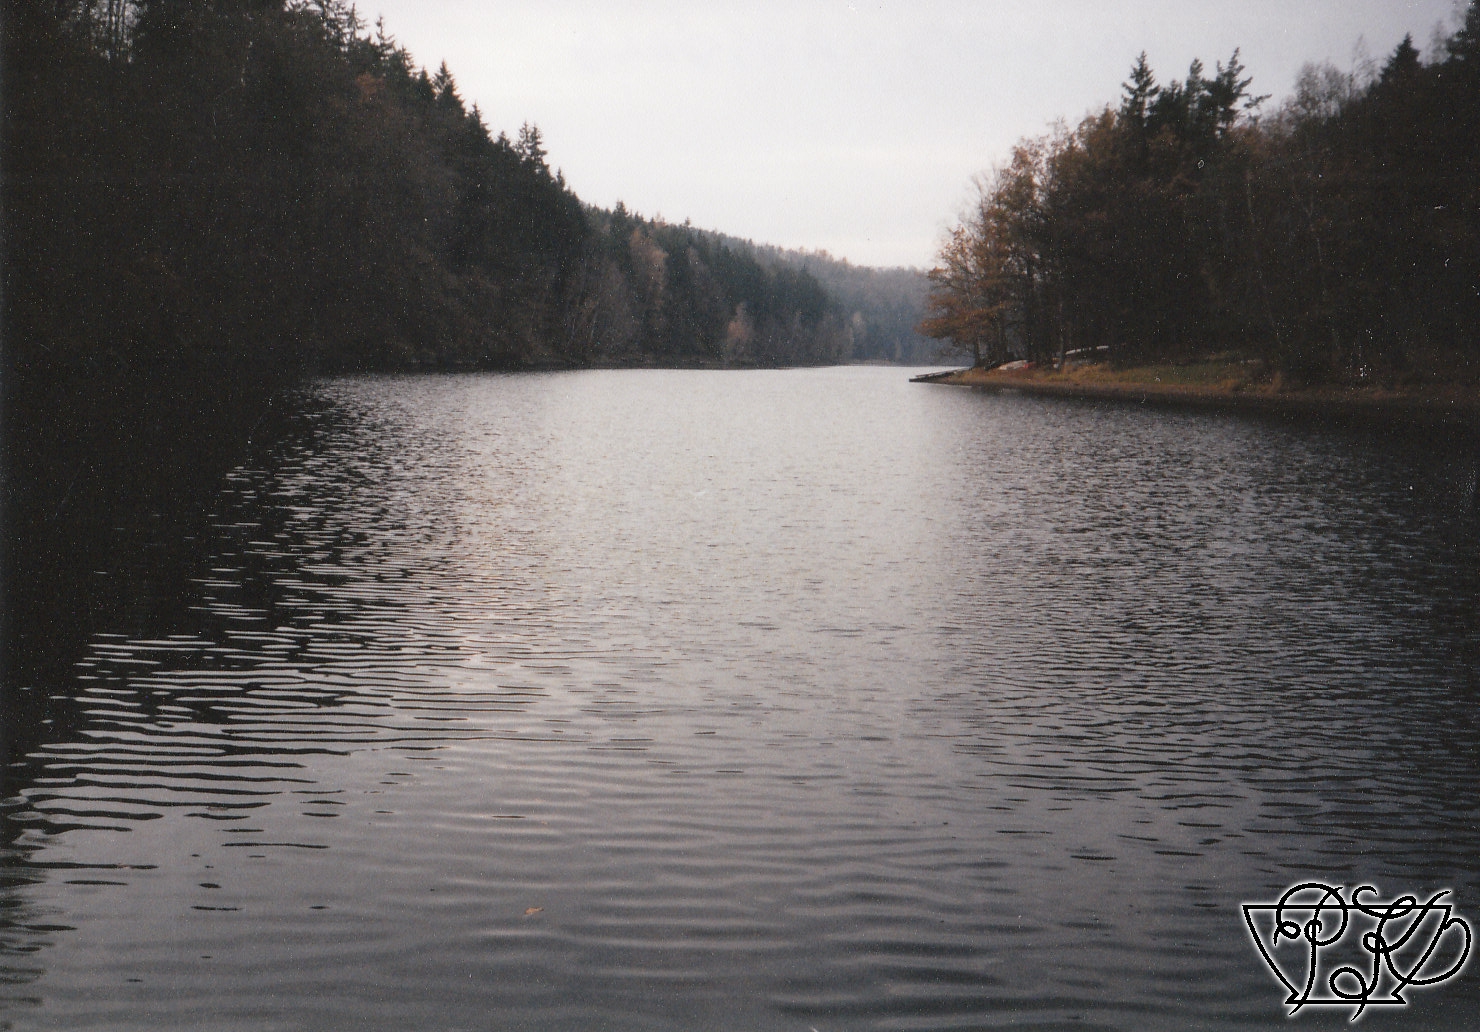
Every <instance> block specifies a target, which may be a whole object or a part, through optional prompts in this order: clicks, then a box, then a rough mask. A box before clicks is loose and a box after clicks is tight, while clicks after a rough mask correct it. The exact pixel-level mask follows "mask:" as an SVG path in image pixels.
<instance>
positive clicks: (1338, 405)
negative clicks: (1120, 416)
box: [929, 359, 1480, 426]
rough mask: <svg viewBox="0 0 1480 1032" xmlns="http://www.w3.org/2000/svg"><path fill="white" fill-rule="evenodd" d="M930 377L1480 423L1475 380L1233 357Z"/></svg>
mask: <svg viewBox="0 0 1480 1032" xmlns="http://www.w3.org/2000/svg"><path fill="white" fill-rule="evenodd" d="M929 382H932V383H944V384H950V385H955V386H962V387H977V388H982V389H985V390H1006V391H1021V392H1024V393H1029V394H1043V395H1054V396H1060V397H1073V398H1089V399H1098V400H1106V401H1123V402H1131V403H1137V404H1156V405H1188V406H1195V407H1204V408H1222V409H1242V410H1251V411H1264V412H1271V413H1283V414H1290V415H1312V416H1325V417H1331V418H1343V419H1353V420H1359V421H1374V422H1377V421H1389V420H1400V421H1414V422H1439V423H1462V424H1469V425H1471V426H1480V386H1477V385H1475V384H1454V383H1436V382H1425V383H1414V384H1405V385H1380V384H1372V385H1358V386H1351V387H1332V386H1320V387H1304V386H1293V385H1290V384H1287V383H1284V382H1283V381H1282V380H1281V378H1280V377H1279V375H1278V374H1274V375H1269V374H1267V373H1266V372H1265V371H1264V370H1263V369H1262V368H1261V367H1260V366H1259V365H1258V364H1256V363H1248V362H1241V361H1236V360H1219V359H1208V360H1204V361H1198V362H1189V363H1179V364H1171V363H1168V364H1164V365H1145V366H1134V367H1126V368H1118V367H1114V366H1111V365H1108V364H1085V365H1076V366H1071V367H1069V368H1067V369H1052V368H1047V367H1039V368H1028V369H991V370H988V369H961V370H957V371H955V372H952V373H949V374H946V375H945V376H941V377H938V378H932V379H931V380H930V381H929Z"/></svg>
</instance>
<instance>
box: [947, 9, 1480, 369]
mask: <svg viewBox="0 0 1480 1032" xmlns="http://www.w3.org/2000/svg"><path fill="white" fill-rule="evenodd" d="M1250 85H1251V80H1250V79H1249V78H1247V77H1245V75H1244V68H1243V66H1242V64H1241V63H1240V61H1239V55H1238V52H1237V51H1235V52H1234V54H1233V56H1232V57H1231V58H1230V59H1229V61H1228V63H1227V64H1226V65H1225V64H1223V63H1221V62H1220V63H1218V64H1217V65H1216V67H1215V69H1214V70H1213V72H1212V74H1208V73H1207V71H1206V69H1205V68H1204V67H1203V65H1202V64H1201V63H1199V62H1194V63H1193V64H1192V66H1191V68H1190V69H1189V70H1188V72H1187V75H1186V78H1184V79H1181V80H1173V81H1169V82H1165V83H1159V82H1158V81H1157V79H1156V76H1155V75H1154V74H1153V72H1152V70H1151V68H1150V67H1148V65H1147V63H1146V58H1145V55H1144V54H1143V55H1142V56H1141V58H1140V59H1139V60H1138V61H1137V62H1136V63H1135V65H1134V67H1133V68H1132V70H1131V72H1130V76H1129V79H1128V80H1127V82H1126V83H1125V84H1124V92H1123V95H1122V97H1121V99H1120V103H1119V105H1118V106H1116V107H1109V106H1107V107H1106V108H1105V109H1104V110H1102V111H1100V112H1099V113H1097V114H1094V115H1092V116H1090V117H1088V118H1086V119H1085V120H1084V121H1082V122H1081V123H1080V124H1079V125H1078V126H1076V127H1073V128H1063V129H1061V130H1059V131H1057V132H1054V133H1051V134H1050V135H1048V136H1046V137H1043V138H1041V139H1033V140H1026V141H1023V142H1022V143H1020V144H1019V145H1018V146H1017V147H1016V148H1015V149H1014V150H1013V153H1012V156H1011V159H1010V160H1009V161H1008V162H1007V163H1006V164H1004V165H1002V166H1001V167H999V168H997V169H996V170H995V172H994V173H993V174H991V175H990V176H988V177H984V178H983V179H982V180H981V181H980V184H979V186H980V191H979V200H978V202H977V203H976V204H975V206H974V208H973V210H971V211H970V212H969V214H968V215H967V216H966V217H965V218H963V219H962V220H961V221H960V223H959V224H958V225H957V226H956V227H955V228H954V229H953V231H952V232H951V234H950V236H949V238H948V240H947V242H946V243H945V245H944V246H943V247H942V249H941V252H940V254H939V257H938V265H937V267H936V268H935V269H933V270H932V271H931V272H930V274H929V275H930V279H931V293H930V299H929V317H928V318H927V320H926V322H925V323H924V324H923V326H922V329H923V330H924V331H925V332H927V333H929V334H930V335H931V336H934V337H937V338H940V339H943V340H946V341H949V342H951V343H953V344H955V345H956V346H957V347H958V348H960V349H961V350H963V351H965V352H967V353H968V354H971V355H972V356H973V358H974V359H975V361H976V363H977V364H978V365H983V364H986V365H991V364H995V363H999V362H1002V361H1004V360H1006V359H1009V358H1027V359H1033V360H1040V361H1048V360H1052V359H1055V358H1057V357H1059V356H1060V355H1062V354H1063V353H1065V352H1069V351H1076V350H1081V349H1096V350H1095V352H1094V353H1095V354H1097V355H1101V356H1104V357H1106V358H1108V359H1110V360H1111V361H1113V362H1116V363H1120V364H1132V363H1138V362H1145V361H1169V360H1170V361H1178V360H1187V359H1192V358H1196V357H1204V356H1208V355H1210V354H1217V353H1224V354H1232V355H1238V356H1242V357H1244V358H1245V359H1246V360H1251V361H1259V362H1262V363H1264V364H1265V365H1266V366H1267V368H1268V369H1269V370H1270V371H1271V373H1272V374H1277V375H1279V376H1280V377H1281V378H1282V380H1283V382H1287V383H1363V382H1369V383H1370V382H1386V383H1404V382H1414V381H1421V380H1424V379H1436V380H1450V381H1453V380H1463V381H1474V380H1475V379H1476V378H1477V377H1480V335H1477V333H1476V327H1477V326H1480V2H1472V3H1471V4H1470V5H1469V8H1468V10H1467V12H1466V15H1465V18H1464V21H1463V25H1462V27H1460V28H1459V29H1458V30H1457V31H1455V32H1454V33H1452V34H1451V35H1450V36H1449V37H1448V38H1441V39H1436V42H1435V46H1434V48H1433V50H1432V52H1431V53H1430V54H1428V55H1427V60H1424V59H1422V58H1421V55H1420V53H1419V51H1418V49H1417V48H1416V47H1415V46H1414V44H1413V41H1412V39H1411V38H1405V39H1404V40H1403V42H1402V43H1401V44H1400V45H1399V46H1398V47H1397V48H1396V50H1394V51H1393V52H1392V54H1391V55H1389V56H1387V58H1386V60H1385V61H1384V62H1383V63H1381V64H1380V65H1374V66H1373V67H1371V68H1370V69H1363V68H1361V67H1358V68H1356V69H1355V70H1354V71H1352V72H1341V71H1339V70H1337V69H1336V68H1334V67H1331V66H1329V65H1324V66H1314V65H1308V66H1307V67H1306V68H1305V69H1304V70H1303V72H1302V74H1301V75H1300V78H1299V81H1298V83H1297V86H1296V90H1295V93H1294V95H1293V96H1292V97H1291V98H1289V99H1288V100H1287V101H1286V102H1284V103H1283V104H1282V105H1280V106H1279V107H1278V108H1277V109H1276V110H1273V111H1269V112H1266V111H1265V110H1264V109H1265V106H1266V104H1267V101H1268V99H1269V98H1267V97H1261V96H1256V95H1254V94H1252V93H1251V91H1250ZM1100 349H1103V350H1100Z"/></svg>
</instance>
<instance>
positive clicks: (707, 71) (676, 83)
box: [359, 0, 1459, 268]
mask: <svg viewBox="0 0 1480 1032" xmlns="http://www.w3.org/2000/svg"><path fill="white" fill-rule="evenodd" d="M1457 2H1459V0H978V2H968V0H910V2H903V0H891V2H886V3H876V2H868V0H851V2H850V0H790V2H785V0H781V2H775V0H762V2H748V3H722V4H704V3H701V2H699V0H689V2H687V3H672V2H663V0H648V2H641V0H639V2H632V0H605V2H601V0H542V2H538V3H535V2H530V0H509V2H498V0H359V8H360V11H361V14H362V16H364V17H366V18H367V19H368V20H370V21H372V22H373V20H374V19H375V17H376V15H378V14H383V15H384V16H385V21H386V28H387V30H388V31H389V32H390V33H391V35H393V36H394V37H395V38H396V39H397V40H398V41H399V42H400V43H401V44H402V45H403V46H405V47H406V48H407V49H409V50H410V51H411V53H412V55H413V56H414V57H415V58H416V60H417V61H418V62H419V63H420V64H422V65H425V66H427V67H428V68H431V69H433V70H435V69H436V67H437V65H438V64H439V63H441V62H442V61H444V60H445V61H446V62H447V64H448V66H449V67H450V68H451V69H452V72H453V75H454V76H455V77H456V79H457V82H458V87H459V91H460V92H461V93H462V95H463V99H464V100H465V101H466V102H468V103H469V104H470V105H471V104H472V103H473V102H477V104H478V105H479V107H480V108H481V110H482V112H483V115H484V118H485V120H486V121H487V122H488V124H489V126H490V127H491V128H492V129H493V130H494V132H498V131H499V130H501V129H502V130H504V131H507V132H508V133H509V135H510V136H514V135H515V134H516V132H517V130H518V128H519V125H520V123H521V122H523V121H526V120H528V121H531V122H535V123H537V124H538V125H539V127H540V129H541V131H542V132H543V133H544V137H545V146H546V148H547V150H548V151H549V160H550V163H551V164H552V165H553V166H556V167H559V168H561V169H562V170H563V171H564V173H565V177H566V180H567V181H568V182H569V184H570V185H571V187H572V188H573V189H574V190H575V192H576V193H577V194H578V195H579V196H580V197H581V199H582V200H585V201H587V202H590V203H594V204H598V205H602V206H604V207H610V206H612V205H614V204H615V203H616V202H617V201H618V200H619V199H620V200H623V201H625V202H626V204H627V206H628V207H629V208H631V209H633V210H635V211H639V212H641V213H642V214H644V215H648V216H654V215H659V214H661V215H662V216H663V217H665V218H666V219H668V220H669V221H671V222H682V221H683V220H684V219H686V218H688V219H692V220H693V222H694V224H695V225H696V226H701V227H704V228H706V229H718V230H721V231H723V232H726V233H730V234H733V235H735V236H741V237H749V238H751V239H753V240H755V241H756V242H758V243H771V244H778V245H781V246H784V247H798V248H808V249H813V250H816V249H825V250H827V251H829V252H831V253H832V254H833V255H835V256H839V257H846V258H848V259H849V260H851V261H853V262H855V263H857V264H864V265H917V266H920V267H922V268H924V267H928V266H929V265H930V264H931V263H932V259H933V255H934V253H935V250H936V247H937V246H938V244H939V242H940V239H941V236H942V234H943V232H944V230H945V228H946V226H947V225H948V224H949V223H950V222H951V221H952V220H953V219H954V217H955V215H956V213H957V212H958V211H959V210H960V209H961V207H962V205H963V203H964V202H965V201H966V199H967V197H968V195H969V183H970V179H971V176H972V175H973V174H974V173H977V172H980V171H983V170H985V169H987V168H989V167H991V166H992V165H993V164H995V163H998V162H1001V161H1003V160H1004V159H1005V158H1006V157H1007V156H1008V153H1009V151H1010V148H1011V147H1012V145H1013V143H1015V142H1016V141H1017V140H1018V139H1019V138H1021V137H1023V136H1036V135H1039V134H1041V133H1043V132H1044V131H1045V130H1046V129H1047V128H1048V126H1049V123H1051V122H1052V121H1053V120H1054V119H1056V118H1065V119H1068V120H1069V121H1071V122H1075V121H1078V119H1079V118H1080V117H1082V116H1083V115H1085V114H1087V113H1088V112H1090V111H1091V110H1097V109H1099V108H1100V107H1102V106H1103V105H1104V104H1106V103H1113V102H1116V101H1117V100H1118V98H1119V96H1120V84H1121V82H1122V81H1124V79H1125V78H1126V76H1127V73H1128V72H1129V70H1130V66H1131V64H1132V62H1133V61H1134V60H1135V57H1136V55H1137V54H1138V53H1139V52H1140V51H1141V50H1143V49H1144V50H1145V51H1146V52H1147V56H1148V58H1149V60H1150V62H1151V66H1152V68H1153V69H1154V70H1155V71H1156V73H1157V77H1158V79H1159V80H1160V81H1166V80H1168V79H1173V78H1175V79H1180V78H1183V77H1184V76H1185V74H1186V70H1187V65H1188V64H1189V62H1190V61H1191V60H1192V59H1193V58H1194V57H1201V58H1202V59H1203V62H1204V63H1205V64H1206V65H1207V67H1208V69H1209V70H1210V71H1211V70H1212V69H1213V67H1214V62H1215V61H1217V60H1224V61H1226V60H1227V59H1228V55H1229V54H1230V53H1232V51H1233V48H1234V47H1241V48H1242V55H1241V58H1242V61H1243V63H1244V64H1245V66H1246V67H1247V71H1246V73H1245V74H1246V75H1252V76H1253V77H1254V83H1253V89H1254V91H1255V92H1256V93H1271V94H1274V100H1273V101H1271V102H1270V104H1271V105H1273V104H1274V103H1277V102H1278V101H1279V100H1280V99H1282V98H1283V97H1284V96H1286V95H1287V94H1288V93H1289V92H1290V90H1291V87H1292V85H1293V83H1294V80H1295V76H1296V73H1297V72H1298V71H1299V69H1300V66H1301V65H1302V64H1303V63H1304V62H1306V61H1320V60H1330V61H1332V62H1333V63H1335V64H1336V65H1338V66H1339V67H1341V68H1344V69H1345V68H1349V67H1351V66H1352V64H1353V60H1354V52H1355V48H1356V47H1357V45H1358V41H1359V40H1362V41H1364V42H1365V44H1366V48H1367V51H1368V52H1369V53H1370V55H1371V56H1372V57H1373V58H1375V59H1377V60H1378V61H1381V60H1383V59H1385V58H1386V56H1387V55H1388V54H1389V53H1391V51H1392V49H1393V47H1395V46H1396V45H1397V43H1398V41H1399V40H1400V39H1402V37H1403V34H1404V32H1412V33H1413V37H1414V40H1415V42H1416V43H1417V44H1418V46H1419V48H1420V50H1422V51H1423V52H1424V54H1425V56H1427V52H1428V49H1429V40H1430V36H1431V33H1432V30H1433V28H1434V26H1435V25H1436V24H1438V23H1440V22H1443V23H1444V24H1445V26H1446V27H1448V26H1449V25H1450V24H1452V18H1453V16H1454V10H1455V6H1456V3H1457Z"/></svg>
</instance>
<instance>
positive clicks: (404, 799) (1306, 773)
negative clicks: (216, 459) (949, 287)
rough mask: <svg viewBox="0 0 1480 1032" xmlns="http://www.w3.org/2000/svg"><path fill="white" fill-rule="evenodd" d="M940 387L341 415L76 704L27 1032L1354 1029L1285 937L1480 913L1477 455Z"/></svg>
mask: <svg viewBox="0 0 1480 1032" xmlns="http://www.w3.org/2000/svg"><path fill="white" fill-rule="evenodd" d="M906 377H907V374H905V373H902V372H901V371H899V370H895V369H860V368H845V369H832V370H811V371H787V372H668V371H627V372H590V373H575V374H560V375H539V376H533V375H531V376H442V377H420V378H361V379H338V380H331V381H327V382H324V383H322V384H320V385H318V386H317V387H316V388H315V389H314V390H313V391H311V392H309V393H308V394H306V395H305V396H304V397H303V398H301V399H299V401H298V404H299V405H300V406H301V409H302V412H301V415H300V416H299V417H298V418H297V419H296V420H295V421H294V423H293V426H292V428H291V431H290V432H289V433H288V434H287V436H286V437H285V438H283V439H282V440H281V441H278V442H277V443H275V444H273V445H272V447H270V448H263V449H261V453H260V454H259V455H258V456H257V457H256V459H255V460H254V461H253V462H252V463H249V464H248V465H246V466H243V467H242V468H240V469H238V470H236V471H235V472H234V473H233V474H232V476H231V477H230V478H229V481H228V482H227V483H226V484H225V485H224V486H223V489H222V492H221V495H220V498H219V502H218V506H217V508H216V511H215V514H214V516H213V518H212V521H211V523H212V529H211V532H210V535H209V537H208V539H207V540H205V541H202V542H201V543H200V549H201V558H200V561H199V563H198V565H197V567H196V569H195V575H194V579H193V582H192V583H191V584H189V585H187V586H186V588H187V589H188V590H186V591H185V596H186V597H187V599H188V605H187V606H186V607H185V608H178V607H177V608H170V609H167V610H164V611H151V610H150V609H149V607H148V606H147V604H145V603H143V602H141V603H140V605H141V607H142V609H143V611H142V612H138V613H128V614H125V616H124V617H120V622H119V626H118V627H116V628H113V629H111V630H110V631H109V632H108V633H101V634H98V635H96V636H95V637H94V638H93V639H92V641H91V644H90V646H89V647H88V649H87V652H86V654H85V655H84V656H82V657H81V659H80V661H79V662H78V663H77V664H76V666H75V668H73V673H72V674H71V675H69V676H68V677H64V678H62V679H60V681H59V682H58V683H50V684H38V685H35V686H32V688H31V690H34V691H41V692H49V693H51V694H54V695H59V696H65V697H66V698H67V699H70V700H72V702H71V703H69V705H71V707H72V712H73V713H74V718H73V719H72V720H71V721H69V722H67V723H66V726H65V728H63V724H62V723H60V722H59V723H58V725H57V730H56V731H55V733H54V734H53V733H51V732H43V733H42V734H41V737H40V741H41V742H42V745H41V746H40V747H39V748H38V749H37V750H35V751H34V752H33V753H32V754H31V755H30V756H28V757H27V758H26V759H25V760H24V761H23V762H22V763H21V764H20V765H18V766H17V767H16V768H15V769H13V770H12V771H10V772H9V782H8V783H9V784H11V785H12V786H13V787H12V795H11V797H10V798H8V799H6V800H5V801H4V803H3V808H0V818H3V819H0V824H3V825H4V826H5V832H4V835H3V837H0V847H3V848H4V849H5V851H6V854H5V870H4V872H3V874H4V876H5V882H4V884H3V885H0V943H3V952H0V977H3V984H0V1025H3V1024H5V1023H9V1026H13V1027H14V1028H17V1029H31V1028H35V1029H94V1028H96V1029H187V1028H188V1029H197V1028H212V1029H234V1028H237V1029H253V1030H257V1029H296V1028H304V1029H366V1028H368V1029H398V1030H399V1029H411V1028H428V1029H432V1028H436V1029H454V1028H466V1029H516V1028H518V1029H571V1030H576V1029H582V1030H584V1029H796V1030H800V1032H806V1030H808V1029H816V1030H818V1032H832V1030H843V1029H947V1028H961V1029H968V1028H984V1027H996V1026H1011V1027H1014V1028H1034V1029H1050V1028H1054V1029H1058V1028H1076V1029H1077V1028H1105V1029H1127V1030H1129V1029H1159V1028H1165V1029H1184V1028H1209V1029H1224V1028H1228V1029H1234V1028H1286V1027H1289V1028H1295V1027H1299V1028H1307V1027H1321V1028H1326V1027H1331V1028H1334V1027H1337V1026H1338V1025H1344V1024H1345V1021H1346V1017H1347V1014H1348V1012H1346V1011H1341V1012H1339V1013H1328V1014H1327V1015H1326V1016H1322V1015H1319V1014H1310V1013H1309V1012H1306V1013H1303V1014H1302V1015H1300V1016H1299V1017H1298V1018H1296V1019H1295V1020H1294V1021H1293V1022H1291V1021H1288V1020H1287V1019H1286V1018H1284V1016H1283V1013H1284V1008H1283V1007H1282V1006H1281V1000H1282V998H1283V992H1282V991H1281V990H1279V989H1278V987H1277V986H1276V985H1275V983H1274V981H1273V980H1272V978H1271V977H1270V975H1269V974H1268V973H1267V972H1266V971H1265V969H1264V967H1263V965H1262V963H1261V962H1260V960H1259V958H1258V956H1257V955H1256V953H1255V951H1254V949H1253V947H1252V945H1251V944H1250V942H1249V939H1248V936H1247V934H1246V932H1245V931H1244V929H1243V924H1242V916H1241V914H1240V911H1239V904H1240V903H1242V902H1256V901H1272V900H1273V899H1275V898H1277V897H1278V895H1279V893H1280V892H1281V891H1282V890H1283V889H1284V888H1285V887H1287V886H1289V885H1291V884H1293V883H1295V882H1297V881H1301V880H1306V879H1316V880H1322V881H1327V882H1330V883H1332V884H1337V885H1346V886H1351V885H1356V884H1360V883H1362V882H1370V883H1372V884H1375V885H1376V886H1377V887H1378V888H1379V889H1380V890H1382V892H1383V894H1384V895H1385V896H1386V895H1397V894H1399V893H1402V892H1417V893H1421V894H1425V895H1427V894H1431V893H1432V892H1435V891H1438V890H1439V889H1446V888H1447V889H1451V890H1452V891H1453V894H1454V897H1455V900H1456V902H1457V903H1458V905H1459V909H1460V912H1461V914H1463V915H1465V916H1467V917H1468V918H1470V919H1471V923H1472V925H1476V926H1477V927H1480V922H1477V921H1476V920H1475V919H1476V918H1480V726H1477V725H1480V708H1477V705H1476V703H1477V698H1480V674H1477V669H1480V544H1477V540H1480V518H1477V505H1476V464H1475V452H1474V449H1473V445H1472V444H1470V443H1466V442H1463V441H1450V440H1444V439H1442V437H1440V436H1438V435H1433V434H1429V435H1424V436H1422V437H1417V438H1414V439H1408V440H1404V439H1398V438H1395V437H1394V436H1393V435H1392V434H1386V435H1384V434H1377V433H1367V432H1357V431H1344V430H1338V429H1333V428H1325V427H1321V426H1318V425H1308V424H1306V425H1298V424H1284V423H1279V422H1273V421H1258V420H1253V419H1247V418H1241V417H1235V416H1222V415H1211V414H1196V413H1184V412H1177V411H1155V410H1148V409H1142V408H1137V407H1107V406H1095V405H1090V404H1076V403H1071V402H1063V401H1048V400H1035V399H1031V398H1025V397H1012V396H989V395H985V394H979V393H974V392H968V391H960V390H955V389H950V388H943V387H933V386H920V385H911V384H909V383H907V382H906ZM104 574H110V571H102V572H101V573H100V576H102V575H104ZM111 575H112V576H115V577H116V576H121V575H129V576H135V577H138V578H140V583H141V584H143V583H145V582H147V579H148V578H147V571H145V572H144V573H139V572H138V571H135V572H134V573H131V574H130V573H127V571H125V572H124V573H120V572H119V571H111ZM176 587H177V588H178V586H176ZM141 591H142V589H141ZM175 593H176V594H179V592H178V590H177V591H176V592H175ZM144 594H147V592H145V593H144ZM48 735H50V737H48ZM1477 972H1480V968H1476V967H1474V966H1473V965H1472V967H1471V970H1470V971H1469V973H1468V975H1467V976H1465V977H1461V978H1459V979H1456V980H1451V981H1449V982H1446V983H1444V984H1443V985H1440V986H1437V987H1434V988H1432V989H1429V990H1426V991H1413V990H1411V991H1410V999H1411V1000H1412V1004H1411V1006H1409V1007H1408V1008H1406V1009H1405V1010H1401V1011H1398V1010H1396V1009H1389V1010H1388V1011H1387V1012H1384V1013H1377V1014H1369V1015H1368V1016H1367V1017H1365V1018H1364V1019H1363V1020H1364V1022H1367V1023H1370V1025H1372V1026H1374V1027H1381V1028H1389V1027H1401V1028H1438V1029H1447V1028H1462V1027H1466V1026H1467V1025H1469V1023H1470V1022H1471V1021H1472V1020H1473V1018H1474V1015H1475V1014H1476V1013H1480V974H1477Z"/></svg>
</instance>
